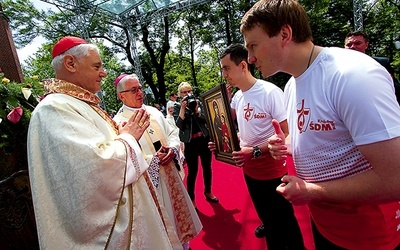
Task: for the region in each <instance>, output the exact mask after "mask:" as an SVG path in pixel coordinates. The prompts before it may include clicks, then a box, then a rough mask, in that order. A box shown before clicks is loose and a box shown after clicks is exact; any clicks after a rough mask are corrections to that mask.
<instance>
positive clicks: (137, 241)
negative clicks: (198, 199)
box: [28, 79, 182, 249]
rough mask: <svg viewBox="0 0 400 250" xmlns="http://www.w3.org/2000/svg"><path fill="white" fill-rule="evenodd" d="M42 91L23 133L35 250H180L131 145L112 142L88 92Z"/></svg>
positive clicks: (69, 87)
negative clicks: (42, 97)
mask: <svg viewBox="0 0 400 250" xmlns="http://www.w3.org/2000/svg"><path fill="white" fill-rule="evenodd" d="M44 87H45V91H46V93H51V94H48V95H47V96H46V97H45V98H44V99H43V100H42V101H41V102H40V103H39V104H38V106H37V107H36V108H35V111H34V112H33V113H32V117H31V121H30V125H29V132H28V163H29V176H30V181H31V187H32V198H33V203H34V210H35V216H36V223H37V229H38V236H39V243H40V248H41V249H101V248H107V249H182V244H181V242H180V241H179V239H178V237H177V234H176V231H175V228H174V226H173V224H172V222H171V221H170V220H169V216H168V215H167V214H166V212H165V208H164V207H163V205H162V204H160V203H159V201H158V198H157V191H156V190H155V187H154V186H153V184H152V183H151V180H150V178H149V176H148V174H147V171H146V169H147V168H148V165H147V163H146V161H145V160H144V158H143V156H142V155H141V151H140V148H139V146H138V145H137V143H136V141H135V140H134V138H133V137H132V136H131V135H128V134H123V135H118V134H117V133H118V131H117V129H116V127H115V123H113V121H112V119H111V118H110V117H108V116H107V115H106V114H105V113H104V112H103V113H102V111H101V110H100V108H98V102H99V101H100V100H99V99H98V98H97V97H96V96H95V95H93V94H91V93H90V92H88V91H86V90H84V89H82V88H79V87H77V86H76V85H73V84H71V83H67V82H64V81H61V80H57V79H51V80H49V81H48V82H47V83H45V85H44ZM127 165H131V166H132V168H131V169H130V170H129V168H127ZM129 171H130V173H128V172H129ZM127 175H129V176H127Z"/></svg>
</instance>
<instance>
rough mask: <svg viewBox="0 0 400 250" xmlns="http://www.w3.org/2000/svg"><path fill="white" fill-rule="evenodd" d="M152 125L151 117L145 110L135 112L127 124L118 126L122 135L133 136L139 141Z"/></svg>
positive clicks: (123, 123)
mask: <svg viewBox="0 0 400 250" xmlns="http://www.w3.org/2000/svg"><path fill="white" fill-rule="evenodd" d="M149 125H150V115H149V114H148V113H147V112H146V110H144V109H139V110H135V111H134V112H133V115H132V116H131V118H129V120H128V121H127V122H122V123H121V124H119V125H118V131H119V133H120V134H123V133H128V134H131V135H132V136H133V137H134V138H135V139H136V140H137V141H139V139H140V137H142V135H143V132H144V131H145V130H146V129H147V128H148V127H149Z"/></svg>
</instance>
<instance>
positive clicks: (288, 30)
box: [279, 24, 292, 47]
mask: <svg viewBox="0 0 400 250" xmlns="http://www.w3.org/2000/svg"><path fill="white" fill-rule="evenodd" d="M279 35H280V36H281V41H282V46H283V47H285V46H286V45H287V44H289V43H290V42H291V41H292V27H290V25H288V24H285V25H283V26H282V28H281V31H280V33H279Z"/></svg>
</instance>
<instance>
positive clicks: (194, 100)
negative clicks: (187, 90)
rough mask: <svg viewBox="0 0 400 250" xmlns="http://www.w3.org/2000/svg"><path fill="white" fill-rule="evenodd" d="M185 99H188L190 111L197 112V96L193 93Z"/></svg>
mask: <svg viewBox="0 0 400 250" xmlns="http://www.w3.org/2000/svg"><path fill="white" fill-rule="evenodd" d="M184 100H185V101H187V109H189V111H190V112H189V114H194V113H196V107H197V98H196V97H195V96H194V95H193V94H188V95H187V96H186V97H185V98H184Z"/></svg>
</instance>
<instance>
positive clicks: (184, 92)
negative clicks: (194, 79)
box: [181, 89, 192, 94]
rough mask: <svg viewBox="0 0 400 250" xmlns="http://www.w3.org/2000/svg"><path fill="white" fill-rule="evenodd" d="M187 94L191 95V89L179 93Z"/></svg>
mask: <svg viewBox="0 0 400 250" xmlns="http://www.w3.org/2000/svg"><path fill="white" fill-rule="evenodd" d="M189 93H192V90H191V89H190V90H186V91H181V94H189Z"/></svg>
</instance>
